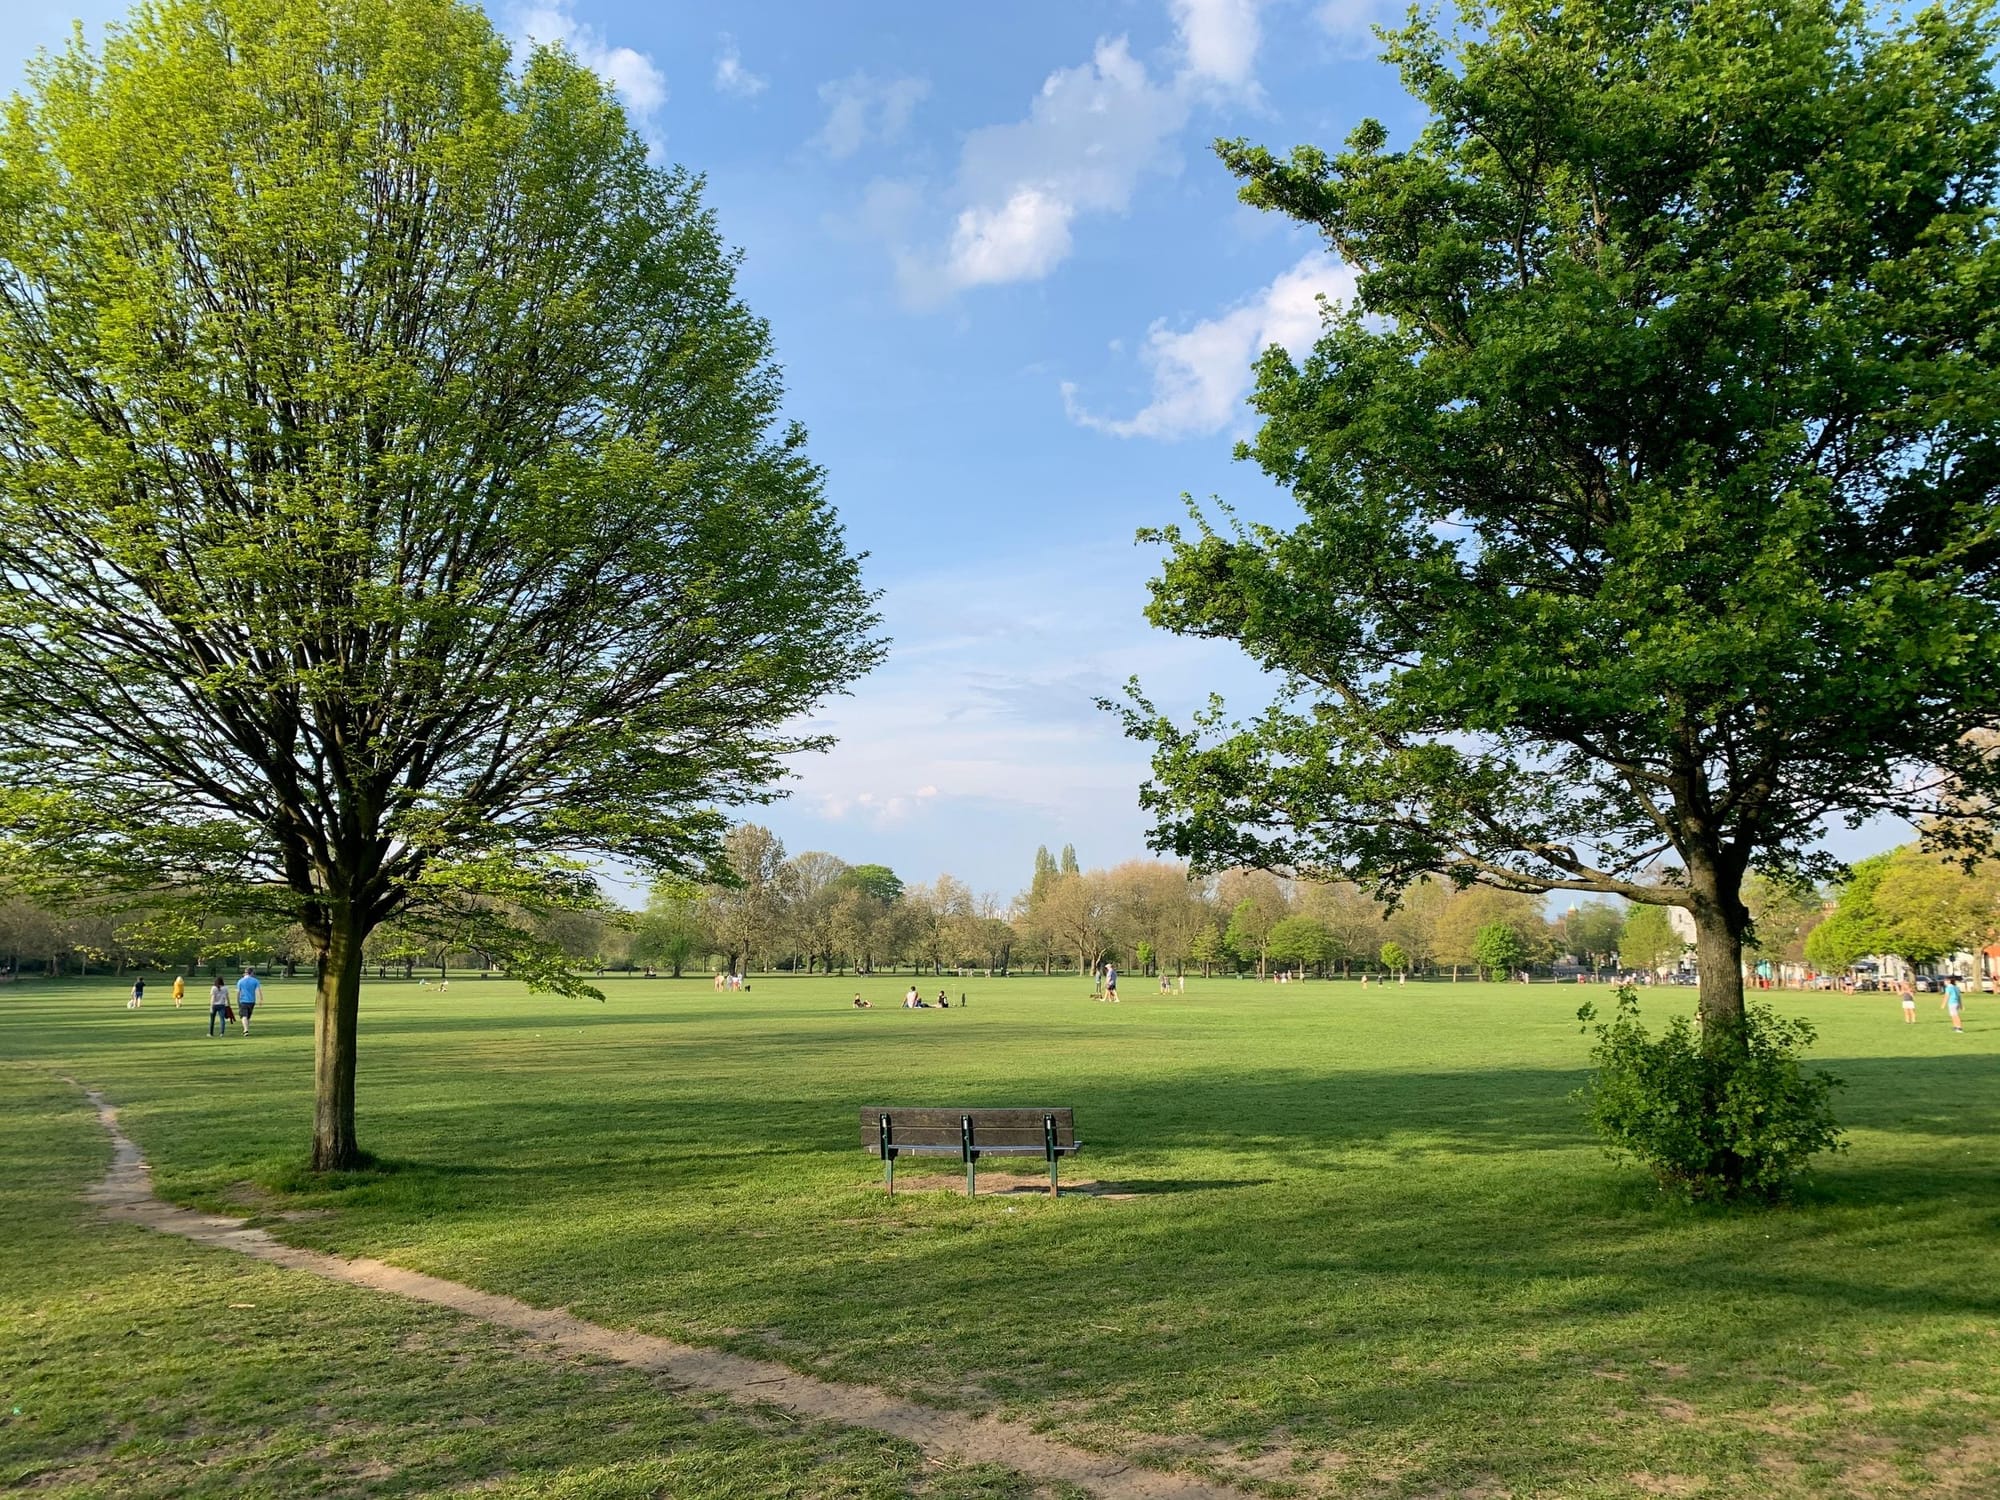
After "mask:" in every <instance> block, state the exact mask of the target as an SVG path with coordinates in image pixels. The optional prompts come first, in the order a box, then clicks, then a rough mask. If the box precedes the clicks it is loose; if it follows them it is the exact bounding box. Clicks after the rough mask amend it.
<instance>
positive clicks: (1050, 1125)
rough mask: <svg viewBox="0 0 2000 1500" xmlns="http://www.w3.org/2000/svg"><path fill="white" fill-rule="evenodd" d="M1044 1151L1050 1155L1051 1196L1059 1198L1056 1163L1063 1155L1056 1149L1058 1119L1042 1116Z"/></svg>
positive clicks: (1051, 1116)
mask: <svg viewBox="0 0 2000 1500" xmlns="http://www.w3.org/2000/svg"><path fill="white" fill-rule="evenodd" d="M1042 1149H1043V1150H1045V1151H1047V1152H1048V1154H1049V1196H1050V1197H1051V1198H1054V1197H1057V1196H1059V1194H1058V1190H1057V1187H1056V1163H1057V1162H1059V1161H1061V1160H1062V1153H1061V1152H1060V1151H1058V1150H1057V1149H1056V1117H1055V1116H1054V1115H1043V1116H1042Z"/></svg>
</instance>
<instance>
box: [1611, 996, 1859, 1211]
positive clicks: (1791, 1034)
mask: <svg viewBox="0 0 2000 1500" xmlns="http://www.w3.org/2000/svg"><path fill="white" fill-rule="evenodd" d="M1596 1017H1597V1012H1596V1008H1595V1007H1594V1006H1592V1005H1589V1004H1586V1005H1584V1007H1583V1008H1582V1009H1581V1010H1579V1011H1578V1012H1577V1019H1578V1020H1580V1021H1581V1022H1583V1023H1584V1027H1585V1029H1587V1030H1594V1031H1595V1032H1596V1035H1597V1040H1596V1042H1595V1043H1594V1044H1593V1045H1592V1046H1591V1049H1590V1059H1591V1061H1592V1063H1594V1064H1595V1065H1596V1068H1597V1072H1596V1074H1595V1076H1594V1077H1593V1078H1592V1080H1591V1082H1590V1083H1589V1084H1588V1085H1586V1086H1585V1087H1584V1088H1582V1089H1580V1090H1578V1092H1577V1095H1576V1097H1577V1099H1578V1100H1579V1101H1580V1102H1581V1103H1582V1104H1583V1106H1584V1109H1585V1112H1586V1113H1587V1115H1588V1116H1589V1119H1590V1123H1591V1125H1592V1126H1593V1127H1594V1128H1595V1129H1596V1131H1597V1134H1598V1136H1599V1137H1600V1138H1601V1139H1602V1140H1603V1142H1604V1146H1605V1149H1606V1150H1607V1151H1608V1152H1609V1153H1610V1154H1611V1155H1612V1157H1613V1158H1614V1159H1619V1160H1622V1159H1624V1158H1626V1157H1631V1158H1634V1159H1636V1160H1638V1161H1639V1162H1641V1163H1643V1164H1644V1165H1645V1166H1646V1167H1647V1168H1649V1169H1650V1170H1651V1171H1652V1173H1653V1175H1654V1176H1655V1177H1657V1178H1658V1179H1659V1182H1660V1186H1661V1188H1662V1189H1663V1190H1665V1191H1668V1192H1671V1193H1675V1194H1677V1195H1678V1196H1680V1197H1683V1198H1686V1199H1689V1200H1703V1199H1706V1200H1740V1199H1752V1200H1761V1201H1764V1202H1770V1201H1773V1200H1775V1199H1778V1198H1780V1197H1783V1196H1784V1194H1785V1193H1786V1191H1787V1190H1788V1189H1789V1188H1790V1187H1791V1186H1792V1185H1793V1183H1794V1182H1796V1181H1797V1179H1798V1177H1799V1174H1800V1173H1801V1172H1802V1171H1803V1170H1804V1169H1805V1165H1806V1162H1807V1160H1808V1158H1810V1157H1812V1156H1813V1155H1814V1154H1815V1153H1817V1152H1821V1151H1840V1150H1844V1149H1845V1145H1844V1143H1843V1141H1842V1139H1841V1130H1840V1127H1839V1125H1838V1124H1837V1123H1835V1121H1834V1118H1833V1103H1832V1098H1833V1091H1834V1090H1835V1089H1836V1088H1838V1087H1840V1086H1841V1080H1839V1079H1838V1078H1835V1077H1834V1076H1833V1075H1831V1074H1829V1073H1825V1072H1821V1071H1817V1070H1815V1071H1813V1072H1807V1071H1806V1070H1805V1069H1803V1068H1802V1067H1801V1066H1800V1063H1799V1054H1800V1053H1801V1052H1802V1051H1803V1050H1804V1049H1805V1048H1807V1047H1809V1046H1811V1045H1812V1042H1813V1038H1814V1036H1815V1035H1816V1033H1815V1032H1814V1031H1813V1028H1812V1026H1811V1024H1810V1023H1808V1022H1806V1021H1803V1020H1800V1019H1798V1018H1797V1017H1794V1016H1780V1015H1778V1014H1777V1013H1776V1012H1775V1011H1773V1010H1771V1009H1770V1008H1769V1007H1767V1006H1752V1007H1751V1008H1750V1009H1749V1010H1748V1011H1747V1012H1746V1014H1745V1016H1744V1019H1743V1024H1742V1026H1741V1028H1740V1034H1738V1035H1736V1036H1734V1037H1706V1038H1704V1037H1703V1036H1702V1035H1700V1033H1699V1032H1698V1031H1697V1030H1696V1029H1695V1027H1694V1026H1692V1025H1691V1024H1689V1022H1688V1019H1687V1018H1686V1017H1685V1016H1677V1017H1675V1018H1674V1019H1673V1020H1672V1021H1670V1022H1669V1023H1668V1024H1667V1027H1666V1030H1665V1031H1663V1032H1662V1033H1661V1034H1660V1035H1659V1036H1658V1037H1657V1038H1655V1037H1653V1036H1651V1035H1650V1034H1648V1032H1647V1031H1646V1028H1645V1027H1644V1026H1642V1025H1641V1024H1640V1023H1639V999H1638V996H1637V995H1636V994H1634V993H1633V991H1632V990H1631V989H1629V988H1622V989H1620V990H1619V991H1618V1009H1617V1014H1616V1015H1614V1016H1613V1017H1612V1018H1611V1019H1610V1020H1608V1021H1603V1022H1599V1023H1598V1024H1597V1025H1596V1026H1594V1027H1593V1026H1592V1025H1591V1023H1592V1022H1593V1021H1595V1020H1596Z"/></svg>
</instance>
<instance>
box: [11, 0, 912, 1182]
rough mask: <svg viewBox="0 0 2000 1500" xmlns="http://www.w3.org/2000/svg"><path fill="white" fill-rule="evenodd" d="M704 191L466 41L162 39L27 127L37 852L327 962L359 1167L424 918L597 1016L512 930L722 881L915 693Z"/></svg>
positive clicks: (125, 37)
mask: <svg viewBox="0 0 2000 1500" xmlns="http://www.w3.org/2000/svg"><path fill="white" fill-rule="evenodd" d="M698 189H699V183H698V182H697V181H696V180H694V179H692V178H690V177H689V176H687V175H686V174H685V173H683V172H680V171H678V170H671V169H662V168H659V167H655V166H654V165H652V164H650V163H649V162H648V160H647V152H646V147H645V145H644V143H643V142H641V141H640V140H639V139H638V138H637V137H636V136H635V135H634V134H633V132H632V131H631V129H630V128H629V126H628V124H627V122H626V119H625V117H624V115H623V113H622V112H621V110H620V109H619V107H618V105H617V103H616V102H615V100H614V99H613V97H612V95H611V93H610V91H609V90H608V88H607V87H606V85H605V84H604V83H602V82H601V81H600V80H599V79H598V78H597V77H596V76H595V75H593V74H592V73H590V72H589V71H587V70H586V69H584V68H582V67H581V66H579V65H578V64H577V63H576V62H574V61H573V60H572V59H570V58H569V57H568V56H567V55H565V54H563V53H561V52H559V51H551V50H547V49H542V50H537V51H536V52H534V53H533V54H532V55H531V56H530V57H528V58H527V60H526V61H525V64H524V65H523V66H522V67H521V68H520V69H519V70H518V71H516V70H515V68H514V67H513V66H512V63H511V59H510V52H509V48H508V45H507V43H506V42H505V41H504V40H503V39H502V38H501V37H500V36H498V35H496V34H495V32H494V30H493V28H492V27H491V25H490V24H489V23H488V22H487V20H486V18H485V17H484V15H482V14H481V13H480V12H479V11H478V10H477V9H475V8H473V7H472V6H470V5H467V4H462V3H459V0H340V3H338V4H331V5H329V4H324V3H320V0H155V3H152V4H148V5H144V6H141V7H140V8H139V9H138V10H136V11H135V12H134V13H133V14H132V16H131V18H130V21H129V23H128V24H127V25H126V26H124V27H123V28H121V29H119V30H116V31H114V32H112V33H111V34H110V36H109V39H108V41H107V42H106V43H105V46H104V49H103V52H102V53H101V55H95V56H93V55H92V54H91V53H89V52H88V51H87V50H86V49H85V48H84V45H83V44H82V42H80V41H79V42H78V43H76V44H75V45H74V46H73V47H72V49H71V50H70V51H68V52H67V53H65V54H63V55H61V56H59V57H56V58H54V59H52V60H49V61H46V62H43V63H40V64H37V65H36V66H35V68H34V69H33V71H32V72H31V75H30V81H29V88H28V91H27V93H26V94H25V95H24V96H22V97H20V98H18V99H16V100H15V101H14V102H13V103H12V105H11V106H10V107H9V108H8V110H7V112H6V115H5V119H4V124H0V575H4V578H5V586H4V588H0V826H4V828H5V830H6V831H8V832H10V833H11V834H12V835H13V837H14V838H15V839H16V840H17V842H18V843H19V845H21V846H22V847H24V848H25V849H27V850H28V851H30V852H31V853H34V854H38V855H41V856H46V857H47V858H48V859H49V860H51V861H61V862H62V863H63V864H64V865H65V866H66V868H67V869H69V870H70V871H72V872H74V873H76V874H78V875H80V876H82V877H85V878H88V879H90V880H91V881H93V882H96V883H97V884H98V885H99V887H100V888H101V889H110V888H123V889H132V890H143V891H147V892H151V893H154V894H155V895H157V894H159V893H161V892H165V893H167V894H169V895H173V896H176V897H180V898H184V899H187V900H189V901H195V902H200V903H204V904H206V905H208V906H209V907H211V908H212V907H215V906H218V905H224V904H227V903H229V902H232V901H233V902H235V903H237V904H239V905H254V906H259V907H261V908H263V909H265V910H266V911H268V912H270V913H272V914H273V915H274V916H275V917H277V918H282V919H285V920H291V919H296V920H297V921H298V923H299V924H300V925H301V926H302V927H303V929H304V930H305V932H306V933H307V934H308V935H309V937H310V939H311V943H312V946H313V948H314V950H315V951H316V953H317V956H318V959H319V965H320V974H321V978H320V984H319V995H318V1001H317V1020H316V1029H317V1042H316V1047H317V1056H316V1080H317V1081H316V1089H317V1109H316V1114H315V1121H314V1130H313V1143H312V1162H313V1165H314V1166H315V1167H318V1168H343V1167H350V1166H353V1165H354V1164H355V1163H356V1162H358V1161H359V1160H361V1151H360V1146H359V1142H358V1141H357V1138H356V1134H355V1121H354V1099H355V1079H354V1069H355V1034H356V1028H357V1026H358V1024H359V1020H358V1016H359V996H360V980H361V958H362V948H363V944H364V943H365V942H366V940H367V938H368V935H369V933H370V932H371V931H372V930H373V929H374V928H375V927H376V926H377V925H378V924H380V923H382V922H383V921H385V920H387V919H389V918H391V917H397V916H400V917H402V918H403V919H404V920H406V921H409V922H412V923H414V922H418V921H421V920H422V919H423V918H424V917H425V916H426V914H427V913H431V912H434V911H439V910H448V909H452V908H459V909H469V910H471V911H473V912H475V913H477V912H485V913H489V914H492V920H490V921H487V922H486V924H485V926H484V928H483V929H482V930H481V931H480V933H479V934H478V942H477V944H476V946H478V947H480V948H481V949H483V950H485V951H488V952H495V953H507V954H508V956H509V960H510V964H511V966H512V967H513V968H514V969H515V971H516V972H525V973H527V975H528V977H530V978H531V979H535V980H537V981H539V982H543V983H551V984H556V985H558V986H561V987H566V988H570V989H578V988H581V985H580V982H579V981H577V980H575V979H574V978H572V977H569V976H568V975H567V972H566V970H565V969H564V968H563V967H562V966H561V965H560V963H559V955H556V954H554V953H552V952H551V951H550V950H549V949H548V947H547V945H542V946H541V947H539V948H534V947H530V946H526V945H525V939H526V933H525V926H524V924H520V923H512V924H510V923H506V922H503V921H501V920H500V919H499V916H498V914H499V913H502V912H505V911H507V910H509V909H510V908H511V909H516V910H518V909H521V908H524V907H525V908H528V909H531V910H532V908H534V907H535V906H537V905H541V906H549V905H558V906H559V905H564V904H570V905H576V904H588V903H589V902H590V901H591V900H592V898H593V894H594V893H593V889H592V883H591V881H590V879H589V877H588V875H587V873H586V872H587V870H588V868H589V866H588V864H587V861H588V860H590V859H592V858H594V857H603V856H609V857H612V858H615V859H617V860H619V861H621V862H623V863H625V864H627V865H628V866H632V867H636V868H639V869H642V870H646V871H651V872H664V873H683V874H690V875H700V874H708V873H712V872H713V871H714V870H715V869H716V868H717V858H716V857H717V851H718V840H719V838H720V836H721V833H722V831H723V827H724V818H723V815H722V813H721V812H720V811H719V810H718V809H719V808H721V807H726V806H728V805H731V804H741V803H745V802H751V801H756V800H759V799H760V798H761V797H763V796H765V795H768V794H767V793H766V792H765V791H764V788H766V787H767V786H768V785H769V784H770V783H771V782H773V781H774V780H775V779H776V778H777V777H778V776H779V775H780V774H781V770H782V765H783V757H785V756H786V755H788V754H790V753H792V752H794V751H796V750H799V749H801V748H805V747H807V746H809V745H812V744H814V743H816V741H814V740H812V739H811V738H810V737H807V736H802V735H801V734H799V733H798V732H797V731H796V730H795V729H793V728H791V727H789V726H793V725H796V724H797V723H799V722H800V715H801V714H802V713H804V712H805V711H806V710H807V709H808V708H809V707H810V706H811V705H812V704H813V703H814V701H815V700H817V699H818V698H820V697H821V696H822V695H824V694H826V693H828V692H830V691H837V690H839V689H840V688H841V687H842V686H843V685H844V684H846V683H849V682H851V681H852V680H853V679H854V678H855V677H856V676H857V675H859V674H860V673H862V672H863V671H865V670H866V669H867V667H868V666H869V665H870V663H871V662H872V661H873V660H874V658H875V656H876V655H877V647H876V645H875V644H874V643H873V641H872V640H871V634H870V633H871V631H872V628H873V604H872V600H871V598H870V596H869V595H868V593H867V592H866V591H865V589H864V586H863V584H862V581H861V578H860V575H859V571H858V565H857V561H856V559H855V558H854V557H853V556H852V555H851V554H850V553H849V551H848V550H847V548H846V546H845V544H844V542H843V539H842V536H841V532H840V529H839V527H838V525H837V523H836V520H835V518H834V516H833V514H832V512H831V510H830V509H829V508H828V506H827V504H826V502H825V500H824V497H823V495H822V486H821V476H820V473H819V471H818V470H817V469H816V468H815V467H814V466H813V464H812V462H811V461H810V459H809V458H808V457H807V454H806V450H805V446H804V439H803V436H802V435H801V434H800V433H799V432H798V431H797V430H796V429H793V428H790V427H787V426H785V425H783V423H782V422H781V421H780V419H779V409H780V403H781V390H780V386H779V380H778V375H777V371H776V369H775V367H774V366H773V364H772V360H771V341H770V337H769V334H768V332H767V330H766V328H765V326H764V325H763V323H761V322H760V321H759V320H758V319H757V318H756V317H754V316H753V315H752V314H751V313H750V311H749V310H748V309H747V308H746V307H745V306H744V305H743V304H742V302H741V301H739V300H738V298H737V295H736V292H735V289H734V285H733V275H734V265H735V261H734V257H733V256H732V254H731V253H730V252H729V251H728V250H727V249H725V247H724V246H723V244H722V243H721V241H720V239H719V237H718V235H717V232H716V228H715V225H714V222H713V220H712V219H711V217H710V216H709V214H708V213H707V212H706V211H705V210H704V209H703V208H702V206H701V202H700V196H699V191H698ZM482 896H492V897H500V898H504V899H499V900H490V901H487V900H473V899H472V898H479V897H482ZM468 903H469V904H468Z"/></svg>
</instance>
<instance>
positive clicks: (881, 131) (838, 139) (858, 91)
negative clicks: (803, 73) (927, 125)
mask: <svg viewBox="0 0 2000 1500" xmlns="http://www.w3.org/2000/svg"><path fill="white" fill-rule="evenodd" d="M930 91H931V86H930V84H929V83H927V82H925V81H924V80H923V79H921V78H875V77H872V76H870V75H869V74H867V73H850V74H849V75H848V76H847V77H845V78H835V79H831V80H829V81H828V82H826V83H823V84H821V85H820V86H819V97H820V102H821V103H822V104H824V105H825V106H826V123H825V124H823V125H822V126H820V129H819V133H818V134H817V135H815V136H814V137H813V144H814V145H816V146H818V147H819V148H820V150H822V151H824V152H825V153H826V154H827V155H828V156H831V157H832V158H834V160H836V161H840V160H844V159H845V158H847V157H850V156H852V155H854V154H855V152H857V151H859V150H860V149H861V148H862V147H863V146H868V145H878V146H886V145H891V144H893V143H894V142H896V141H898V140H900V139H901V138H902V135H903V132H904V131H905V130H906V129H907V128H908V127H909V123H910V116H911V114H912V113H914V112H915V110H916V107H917V106H918V105H919V104H921V103H922V102H923V101H924V98H925V96H926V95H928V94H929V93H930Z"/></svg>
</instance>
